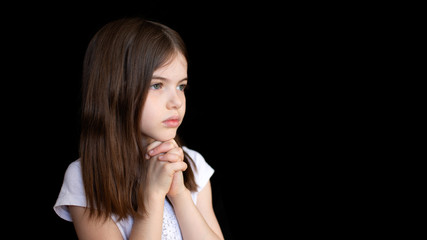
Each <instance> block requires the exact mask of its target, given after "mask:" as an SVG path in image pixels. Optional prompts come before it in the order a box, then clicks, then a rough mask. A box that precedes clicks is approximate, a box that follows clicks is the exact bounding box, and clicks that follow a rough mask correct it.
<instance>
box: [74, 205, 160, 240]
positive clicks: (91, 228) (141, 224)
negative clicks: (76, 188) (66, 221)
mask: <svg viewBox="0 0 427 240" xmlns="http://www.w3.org/2000/svg"><path fill="white" fill-rule="evenodd" d="M151 200H152V201H151V202H149V203H148V204H147V207H148V209H149V210H148V213H147V215H146V216H144V217H135V218H134V223H133V226H132V232H131V235H130V238H129V239H160V236H161V234H162V222H163V207H164V198H163V200H162V199H154V198H152V199H151ZM69 208H70V213H71V217H72V219H73V223H74V228H75V229H76V233H77V236H78V238H79V239H81V240H85V239H90V240H97V239H100V240H119V239H123V238H122V235H121V233H120V230H119V228H118V227H117V225H116V223H115V222H114V221H113V220H112V219H111V218H108V219H107V220H106V221H104V219H93V218H92V219H91V218H89V212H87V211H85V209H86V208H84V207H78V206H69Z"/></svg>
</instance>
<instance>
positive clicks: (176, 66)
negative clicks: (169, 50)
mask: <svg viewBox="0 0 427 240" xmlns="http://www.w3.org/2000/svg"><path fill="white" fill-rule="evenodd" d="M153 75H156V76H161V77H173V76H177V77H182V76H183V75H185V76H187V60H186V59H185V57H184V56H183V55H182V54H181V53H178V54H174V55H173V56H172V58H171V59H170V60H168V61H167V62H166V64H164V65H163V66H161V67H159V68H158V69H156V70H155V71H154V73H153Z"/></svg>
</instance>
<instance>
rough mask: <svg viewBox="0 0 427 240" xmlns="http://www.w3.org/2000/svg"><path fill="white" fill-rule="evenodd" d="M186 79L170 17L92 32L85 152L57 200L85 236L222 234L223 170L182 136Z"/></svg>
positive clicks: (214, 236)
mask: <svg viewBox="0 0 427 240" xmlns="http://www.w3.org/2000/svg"><path fill="white" fill-rule="evenodd" d="M187 81H188V78H187V53H186V49H185V46H184V43H183V41H182V39H181V38H180V36H179V35H178V34H177V33H176V32H175V31H174V30H172V29H170V28H169V27H167V26H164V25H162V24H159V23H156V22H152V21H147V20H144V19H140V18H125V19H120V20H116V21H113V22H111V23H109V24H107V25H105V26H104V27H103V28H101V29H100V30H99V31H98V33H96V34H95V36H94V37H93V38H92V40H91V41H90V43H89V46H88V49H87V52H86V55H85V59H84V68H83V87H82V126H81V127H82V131H81V139H80V158H79V159H78V160H76V161H74V162H73V163H71V164H70V165H69V167H68V169H67V171H66V173H65V177H64V182H63V185H62V188H61V191H60V193H59V197H58V199H57V201H56V204H55V206H54V210H55V212H56V213H57V214H58V215H59V216H60V217H61V218H63V219H65V220H68V221H72V222H73V223H74V227H75V230H76V233H77V235H78V237H79V239H103V240H105V239H198V240H199V239H223V235H222V232H221V229H220V226H219V224H218V221H217V219H216V216H215V213H214V211H213V206H212V192H211V185H210V181H209V179H210V177H211V176H212V174H213V172H214V170H213V169H212V168H211V167H210V166H209V165H208V164H207V163H206V161H205V160H204V159H203V157H202V156H201V155H200V154H199V153H198V152H196V151H194V150H191V149H189V148H187V147H182V146H181V144H180V142H179V140H178V138H177V135H176V132H177V128H178V127H179V126H180V124H181V123H182V120H183V118H184V114H185V94H184V89H185V87H186V85H187Z"/></svg>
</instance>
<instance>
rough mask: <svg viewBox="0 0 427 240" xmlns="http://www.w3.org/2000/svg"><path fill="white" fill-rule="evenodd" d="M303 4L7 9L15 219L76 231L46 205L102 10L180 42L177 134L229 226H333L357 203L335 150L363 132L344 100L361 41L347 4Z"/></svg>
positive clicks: (59, 234) (233, 233)
mask: <svg viewBox="0 0 427 240" xmlns="http://www.w3.org/2000/svg"><path fill="white" fill-rule="evenodd" d="M302 5H303V6H292V5H289V4H288V5H284V4H280V6H279V5H278V4H275V5H272V4H271V3H268V2H263V3H260V2H253V3H246V2H245V3H244V4H230V3H229V2H221V1H213V2H210V3H209V2H204V3H185V2H181V1H174V2H170V3H168V2H157V1H143V2H142V3H138V4H124V3H120V4H117V3H110V4H106V3H103V4H102V5H91V6H88V5H85V4H82V5H79V6H76V5H66V4H63V5H61V6H59V5H46V6H42V5H37V6H30V5H23V6H19V7H17V8H16V9H5V11H8V10H9V11H10V15H9V17H7V18H6V19H5V21H4V22H3V23H4V30H5V31H4V33H5V34H4V39H3V41H4V48H5V51H6V52H7V53H9V54H10V57H8V58H7V61H6V62H7V63H5V65H4V67H5V70H7V71H8V72H9V75H8V77H7V79H5V80H4V82H3V86H4V90H3V91H4V95H5V96H6V95H7V97H6V98H5V99H4V100H3V106H4V109H6V110H7V112H8V114H6V115H5V117H4V120H6V124H5V125H4V128H5V129H4V130H5V132H7V133H9V134H10V135H8V138H7V144H6V145H5V156H10V158H11V160H9V161H8V165H6V166H7V167H6V168H5V170H4V171H5V173H7V172H8V171H9V170H10V171H11V172H10V173H9V174H12V175H13V178H12V180H10V179H11V178H10V177H8V178H7V179H8V180H5V182H6V183H8V182H13V183H14V184H6V189H7V191H8V192H9V193H10V194H8V195H7V196H10V197H7V198H6V199H5V200H7V201H10V202H11V206H16V208H15V209H18V210H19V211H17V212H14V214H12V215H11V219H13V220H14V221H16V222H17V223H18V224H19V225H21V224H22V225H23V226H25V229H26V230H27V231H28V232H30V233H31V234H32V235H33V236H35V237H42V238H43V239H76V237H75V233H74V229H73V225H72V223H70V222H66V221H64V220H62V219H61V218H59V217H58V216H57V215H56V214H55V213H54V211H53V205H54V204H55V201H56V198H57V196H58V194H59V190H60V187H61V185H62V180H63V176H64V172H65V170H66V168H67V166H68V164H69V163H70V162H72V161H74V160H75V159H77V158H78V138H79V110H80V81H81V70H82V61H83V57H84V53H85V50H86V47H87V44H88V43H89V41H90V39H91V37H92V36H93V35H94V34H95V33H96V31H98V30H99V28H101V27H102V26H103V25H104V24H106V23H107V22H109V21H112V20H116V19H118V18H121V17H129V16H142V17H146V18H147V19H150V20H154V21H159V22H161V23H163V24H166V25H168V26H170V27H171V28H173V29H175V30H176V31H178V32H179V33H180V34H181V36H182V37H183V39H184V41H185V42H186V44H187V48H188V51H189V72H188V74H189V79H190V80H189V89H188V92H187V113H186V116H185V121H184V122H183V125H182V126H181V127H180V129H179V134H180V136H181V137H182V138H183V140H184V142H185V143H186V145H187V146H188V147H190V148H192V149H195V150H197V151H199V152H200V153H201V154H202V155H203V156H204V158H205V159H206V161H207V162H208V163H209V164H210V165H211V166H212V167H213V168H214V169H215V174H214V176H213V177H212V179H211V181H212V187H213V200H214V207H215V211H216V213H217V217H218V220H219V222H220V225H221V227H222V229H223V232H224V236H225V238H226V239H248V237H251V238H253V237H254V236H264V237H263V239H269V236H278V235H277V234H278V233H280V234H284V233H285V234H289V235H293V234H298V235H299V236H306V235H311V234H322V233H328V234H326V235H328V236H329V235H330V234H329V233H330V231H331V230H332V231H333V229H334V228H335V227H336V226H337V225H339V226H340V227H341V228H342V227H344V228H346V227H348V226H347V225H346V224H345V223H343V222H341V220H342V219H343V218H344V214H347V213H348V211H356V210H354V209H353V208H352V210H348V208H345V206H344V205H345V204H346V201H347V200H348V199H350V198H351V196H349V195H346V189H349V188H351V186H352V184H353V183H352V182H351V181H350V182H347V181H343V180H342V179H343V178H344V179H345V175H347V174H351V171H352V170H351V168H350V167H349V163H348V162H342V161H339V162H336V161H335V160H336V159H339V158H341V157H343V156H345V157H346V159H352V158H354V157H357V156H358V154H359V153H358V152H357V151H356V150H354V148H353V145H352V144H354V143H355V142H357V140H355V138H352V140H351V141H349V138H348V136H349V135H350V136H354V137H357V136H358V134H361V133H360V132H359V133H357V134H356V132H358V131H359V130H362V128H361V127H360V125H356V124H353V123H354V121H358V122H362V123H363V121H364V120H365V119H358V116H357V115H356V114H354V112H349V111H348V109H353V110H354V109H355V107H354V102H353V101H352V100H351V98H349V97H348V96H351V95H352V94H353V91H354V88H353V87H356V88H357V84H356V85H353V83H352V82H351V81H352V79H354V78H357V77H358V74H360V73H359V72H357V71H356V70H355V69H354V63H357V62H358V60H357V56H360V55H361V54H362V55H363V51H362V48H361V47H360V46H361V45H354V44H353V43H354V38H357V37H358V36H357V35H352V34H351V33H350V32H348V31H346V30H345V29H349V28H350V29H354V28H353V26H352V25H351V24H352V22H351V21H345V23H344V22H343V19H346V17H345V15H346V14H348V13H349V12H347V9H346V8H344V9H342V11H341V12H339V13H336V12H334V11H328V9H329V7H328V6H316V5H308V4H307V5H304V4H302ZM320 7H322V10H327V11H319V8H320ZM348 11H350V10H348ZM331 13H332V14H331ZM6 30H7V32H6ZM337 33H339V34H337ZM362 40H363V39H362ZM358 51H361V52H358ZM356 52H358V53H357V54H356ZM348 55H350V56H352V59H351V61H349V59H348V57H346V56H348ZM8 56H9V55H8ZM353 57H354V58H353ZM343 78H345V79H346V81H335V80H340V79H341V80H342V79H343ZM359 84H360V83H359ZM337 88H338V89H339V91H336V89H337ZM9 91H10V92H9ZM356 110H357V109H356ZM355 119H356V120H355ZM343 152H345V154H344V153H343ZM9 163H11V165H9ZM337 163H338V164H337ZM337 165H338V167H339V168H340V171H339V172H336V171H334V169H336V168H337ZM9 166H10V167H9ZM337 179H338V181H337ZM337 192H339V193H340V196H339V197H338V198H335V195H336V194H337ZM332 196H334V197H332ZM341 209H346V210H342V211H341ZM356 209H357V208H356ZM22 229H24V227H22ZM307 229H309V230H307Z"/></svg>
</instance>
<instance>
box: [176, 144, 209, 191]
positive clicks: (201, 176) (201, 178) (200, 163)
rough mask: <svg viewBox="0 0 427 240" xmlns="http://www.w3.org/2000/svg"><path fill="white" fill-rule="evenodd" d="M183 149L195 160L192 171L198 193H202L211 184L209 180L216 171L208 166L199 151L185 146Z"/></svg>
mask: <svg viewBox="0 0 427 240" xmlns="http://www.w3.org/2000/svg"><path fill="white" fill-rule="evenodd" d="M182 149H183V150H184V151H185V152H186V153H187V154H188V155H189V156H190V157H191V159H192V160H193V162H192V163H191V164H192V166H191V167H192V169H193V173H194V178H195V180H196V183H197V185H198V187H197V192H199V191H201V190H202V189H203V187H205V186H206V184H207V183H208V182H209V179H210V178H211V177H212V175H213V173H214V169H213V168H212V167H211V166H210V165H209V164H208V162H207V161H206V160H205V158H204V157H203V156H202V154H200V153H199V152H198V151H195V150H193V149H190V148H188V147H186V146H183V147H182Z"/></svg>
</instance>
